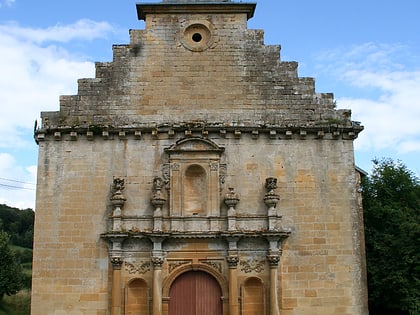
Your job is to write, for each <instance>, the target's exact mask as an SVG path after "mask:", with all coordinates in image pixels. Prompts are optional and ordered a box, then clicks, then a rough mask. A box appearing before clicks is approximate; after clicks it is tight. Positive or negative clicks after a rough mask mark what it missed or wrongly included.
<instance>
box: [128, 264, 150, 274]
mask: <svg viewBox="0 0 420 315" xmlns="http://www.w3.org/2000/svg"><path fill="white" fill-rule="evenodd" d="M150 265H151V264H150V261H145V262H140V263H129V262H127V261H126V262H125V270H126V271H127V272H128V273H129V274H135V273H138V274H145V273H146V272H148V271H150Z"/></svg>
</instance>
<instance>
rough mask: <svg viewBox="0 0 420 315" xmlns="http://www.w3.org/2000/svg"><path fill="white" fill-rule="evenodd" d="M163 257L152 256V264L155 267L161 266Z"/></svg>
mask: <svg viewBox="0 0 420 315" xmlns="http://www.w3.org/2000/svg"><path fill="white" fill-rule="evenodd" d="M163 261H164V260H163V257H159V256H153V257H152V264H153V267H155V268H162V265H163Z"/></svg>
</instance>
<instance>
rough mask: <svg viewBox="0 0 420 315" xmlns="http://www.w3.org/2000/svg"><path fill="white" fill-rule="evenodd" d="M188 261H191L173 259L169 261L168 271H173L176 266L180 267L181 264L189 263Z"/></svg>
mask: <svg viewBox="0 0 420 315" xmlns="http://www.w3.org/2000/svg"><path fill="white" fill-rule="evenodd" d="M190 263H191V261H189V260H180V261H174V262H171V263H170V264H169V272H172V271H174V270H175V269H176V268H178V267H180V266H183V265H187V264H190Z"/></svg>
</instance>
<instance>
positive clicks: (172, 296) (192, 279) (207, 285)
mask: <svg viewBox="0 0 420 315" xmlns="http://www.w3.org/2000/svg"><path fill="white" fill-rule="evenodd" d="M222 312H223V311H222V289H221V288H220V286H219V283H218V282H217V281H216V279H215V278H213V277H212V276H211V275H210V274H208V273H206V272H204V271H188V272H185V273H183V274H182V275H180V276H179V277H178V278H176V280H175V281H174V282H173V283H172V286H171V288H170V290H169V315H222Z"/></svg>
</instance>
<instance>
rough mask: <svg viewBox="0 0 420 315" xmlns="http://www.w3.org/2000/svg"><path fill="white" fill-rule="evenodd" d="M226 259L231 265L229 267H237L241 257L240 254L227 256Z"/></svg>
mask: <svg viewBox="0 0 420 315" xmlns="http://www.w3.org/2000/svg"><path fill="white" fill-rule="evenodd" d="M226 261H227V263H228V265H229V268H236V267H238V262H239V257H238V256H232V255H231V256H227V257H226Z"/></svg>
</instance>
